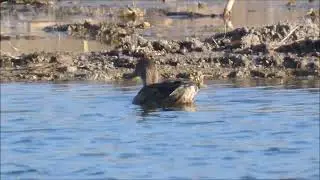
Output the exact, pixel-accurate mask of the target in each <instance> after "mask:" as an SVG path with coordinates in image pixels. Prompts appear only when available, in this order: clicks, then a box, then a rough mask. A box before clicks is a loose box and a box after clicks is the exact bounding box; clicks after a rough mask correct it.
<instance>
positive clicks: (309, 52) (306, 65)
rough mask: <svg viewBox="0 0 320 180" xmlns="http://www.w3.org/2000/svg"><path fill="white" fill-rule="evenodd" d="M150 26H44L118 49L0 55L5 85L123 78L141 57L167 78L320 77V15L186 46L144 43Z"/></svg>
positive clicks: (217, 35)
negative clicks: (200, 74) (199, 74)
mask: <svg viewBox="0 0 320 180" xmlns="http://www.w3.org/2000/svg"><path fill="white" fill-rule="evenodd" d="M151 26H152V25H151ZM149 27H150V24H149V23H148V22H145V21H143V20H134V21H122V22H116V23H113V22H103V23H96V24H95V23H90V22H84V23H78V24H65V25H59V26H58V25H56V26H51V27H46V28H45V29H44V30H45V31H46V32H56V31H60V32H65V33H66V34H68V35H70V36H72V37H75V38H80V39H94V40H98V41H101V42H104V43H106V44H110V45H111V47H112V48H111V50H106V51H103V52H90V53H83V54H74V53H70V52H59V53H58V52H57V53H48V52H35V53H32V54H21V55H20V56H17V57H13V56H10V55H6V54H3V53H1V56H0V65H1V66H0V69H1V82H10V81H71V80H98V81H115V80H122V79H123V77H124V75H125V74H126V73H130V72H132V71H133V69H134V67H135V65H136V62H137V60H138V59H140V58H152V59H154V60H155V61H156V63H157V66H158V69H159V72H160V74H161V76H162V77H163V78H187V77H190V73H192V72H194V71H202V72H203V73H204V74H205V78H206V79H217V78H251V77H256V78H290V77H301V76H303V77H314V78H319V70H320V64H319V60H320V59H319V57H320V39H319V32H320V31H319V17H316V18H312V19H310V18H303V19H300V20H297V21H296V22H279V23H277V24H273V25H266V26H262V27H242V28H237V29H235V30H232V31H229V32H227V33H212V36H211V37H207V38H197V37H186V38H185V40H165V39H159V38H154V37H144V36H143V35H142V32H144V31H145V30H146V29H148V28H149ZM5 38H6V37H1V39H5Z"/></svg>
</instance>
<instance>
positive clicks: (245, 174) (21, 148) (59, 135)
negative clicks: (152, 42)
mask: <svg viewBox="0 0 320 180" xmlns="http://www.w3.org/2000/svg"><path fill="white" fill-rule="evenodd" d="M140 87H141V86H140V85H123V84H105V83H90V82H79V83H60V84H48V83H33V84H29V83H10V84H1V179H16V178H18V177H19V178H23V179H30V178H33V179H34V178H35V179H96V178H119V179H132V178H135V179H142V178H145V179H146V178H149V179H150V178H152V179H169V178H172V179H174V178H196V179H197V178H215V179H217V178H220V179H221V178H223V179H240V178H262V179H275V178H306V179H319V177H320V176H319V174H320V173H319V168H320V167H319V162H320V161H319V145H320V144H319V98H320V97H319V81H315V80H295V81H278V82H273V81H271V82H268V81H262V80H252V81H241V80H238V81H211V82H208V87H207V88H205V89H202V90H201V91H200V92H199V94H198V96H197V98H196V103H195V106H196V107H194V108H191V109H186V110H177V109H157V110H152V111H146V110H143V109H141V107H139V106H136V105H132V104H131V100H132V98H133V97H134V95H135V94H136V93H137V91H138V90H139V88H140Z"/></svg>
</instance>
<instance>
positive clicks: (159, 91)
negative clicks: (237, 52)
mask: <svg viewBox="0 0 320 180" xmlns="http://www.w3.org/2000/svg"><path fill="white" fill-rule="evenodd" d="M137 76H139V77H140V78H141V80H142V82H143V87H142V88H141V90H140V91H139V92H138V94H137V95H136V96H135V97H134V99H133V101H132V103H133V104H136V105H142V106H150V107H154V106H156V107H159V106H160V107H169V106H179V105H188V104H189V105H190V104H193V103H194V99H195V96H196V95H197V93H198V91H199V89H200V88H201V87H203V86H204V84H203V77H204V76H203V74H202V72H201V71H197V72H193V73H191V75H190V80H180V79H175V80H166V81H160V78H159V74H158V71H157V67H156V64H155V62H154V60H152V59H140V60H139V61H138V63H137V64H136V67H135V70H134V72H133V73H132V74H131V75H127V77H130V78H133V77H137Z"/></svg>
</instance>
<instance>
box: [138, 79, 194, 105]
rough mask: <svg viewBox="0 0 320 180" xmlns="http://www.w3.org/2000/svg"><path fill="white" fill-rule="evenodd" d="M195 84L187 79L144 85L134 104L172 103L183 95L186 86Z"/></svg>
mask: <svg viewBox="0 0 320 180" xmlns="http://www.w3.org/2000/svg"><path fill="white" fill-rule="evenodd" d="M190 86H193V84H191V83H190V82H185V81H179V80H175V81H165V82H162V83H157V84H151V85H148V86H145V87H143V88H142V89H141V90H140V91H139V93H138V94H137V96H136V97H135V98H134V100H133V103H134V104H159V103H162V102H165V101H172V103H173V102H174V101H175V100H176V99H179V98H180V95H183V94H184V93H183V91H184V90H185V88H188V87H190Z"/></svg>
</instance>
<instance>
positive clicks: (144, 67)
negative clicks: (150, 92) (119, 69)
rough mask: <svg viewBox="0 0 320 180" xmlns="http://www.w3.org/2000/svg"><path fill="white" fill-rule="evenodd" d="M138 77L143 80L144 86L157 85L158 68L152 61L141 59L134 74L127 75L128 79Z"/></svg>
mask: <svg viewBox="0 0 320 180" xmlns="http://www.w3.org/2000/svg"><path fill="white" fill-rule="evenodd" d="M136 76H139V77H140V78H141V80H142V81H143V85H144V86H147V85H150V84H155V83H158V81H159V75H158V71H157V67H156V64H155V63H154V61H153V60H152V59H146V58H144V59H140V60H139V61H138V63H137V65H136V68H135V70H134V72H133V73H131V74H127V75H126V77H127V78H134V77H136Z"/></svg>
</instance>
